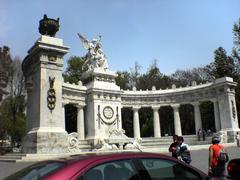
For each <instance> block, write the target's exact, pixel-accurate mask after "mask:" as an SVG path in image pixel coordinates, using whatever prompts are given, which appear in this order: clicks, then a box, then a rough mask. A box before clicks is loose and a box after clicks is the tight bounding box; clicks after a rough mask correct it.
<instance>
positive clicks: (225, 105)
mask: <svg viewBox="0 0 240 180" xmlns="http://www.w3.org/2000/svg"><path fill="white" fill-rule="evenodd" d="M223 84H224V86H223ZM220 85H222V87H218V86H220ZM215 86H217V88H218V89H217V92H218V104H219V114H220V121H221V123H220V124H221V130H224V131H236V130H239V125H238V117H237V108H236V100H235V86H236V83H235V82H233V79H232V78H229V77H223V78H220V79H216V81H215Z"/></svg>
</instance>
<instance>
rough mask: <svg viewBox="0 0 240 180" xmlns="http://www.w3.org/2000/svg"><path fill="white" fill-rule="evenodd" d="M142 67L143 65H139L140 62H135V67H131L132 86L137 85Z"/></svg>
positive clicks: (130, 83)
mask: <svg viewBox="0 0 240 180" xmlns="http://www.w3.org/2000/svg"><path fill="white" fill-rule="evenodd" d="M141 68H142V67H141V65H139V63H138V62H135V64H134V67H133V68H131V69H130V82H129V85H130V87H136V85H137V81H138V78H139V76H140V70H141Z"/></svg>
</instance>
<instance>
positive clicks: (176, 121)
mask: <svg viewBox="0 0 240 180" xmlns="http://www.w3.org/2000/svg"><path fill="white" fill-rule="evenodd" d="M179 106H180V105H179V104H174V105H172V108H173V114H174V129H175V134H177V135H178V136H181V135H182V128H181V121H180V116H179Z"/></svg>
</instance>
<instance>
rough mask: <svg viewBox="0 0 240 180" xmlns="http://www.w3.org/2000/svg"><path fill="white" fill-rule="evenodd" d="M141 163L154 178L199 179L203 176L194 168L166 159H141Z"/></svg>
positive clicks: (164, 179)
mask: <svg viewBox="0 0 240 180" xmlns="http://www.w3.org/2000/svg"><path fill="white" fill-rule="evenodd" d="M140 162H141V164H142V165H143V166H144V168H145V169H146V171H147V172H148V173H149V175H150V177H151V178H152V179H153V180H173V179H174V180H180V179H181V180H182V179H186V180H188V179H189V180H190V179H191V180H198V179H202V178H201V176H200V175H199V174H198V173H197V172H195V171H194V170H192V169H190V168H188V167H186V166H184V165H182V164H180V163H179V164H178V163H177V162H174V161H169V160H164V159H140Z"/></svg>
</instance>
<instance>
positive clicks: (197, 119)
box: [192, 102, 202, 134]
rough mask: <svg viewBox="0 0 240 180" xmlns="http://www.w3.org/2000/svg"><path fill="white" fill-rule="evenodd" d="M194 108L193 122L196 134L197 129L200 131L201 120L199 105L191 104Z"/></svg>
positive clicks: (196, 103)
mask: <svg viewBox="0 0 240 180" xmlns="http://www.w3.org/2000/svg"><path fill="white" fill-rule="evenodd" d="M192 105H193V107H194V121H195V132H196V134H197V133H198V130H199V129H202V119H201V113H200V103H199V102H194V103H192Z"/></svg>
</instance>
